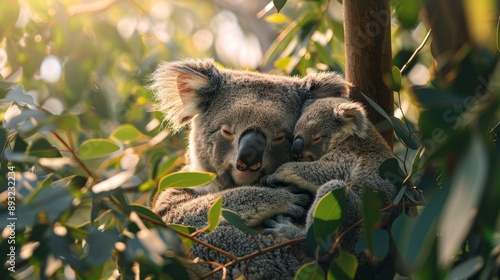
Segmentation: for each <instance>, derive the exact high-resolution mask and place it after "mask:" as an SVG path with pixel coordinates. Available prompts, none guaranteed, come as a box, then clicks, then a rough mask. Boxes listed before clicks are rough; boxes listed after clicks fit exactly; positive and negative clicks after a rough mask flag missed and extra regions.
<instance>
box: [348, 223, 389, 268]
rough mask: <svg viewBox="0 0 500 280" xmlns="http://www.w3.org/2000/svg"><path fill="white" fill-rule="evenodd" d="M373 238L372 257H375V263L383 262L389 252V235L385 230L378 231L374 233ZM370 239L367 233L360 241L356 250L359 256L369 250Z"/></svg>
mask: <svg viewBox="0 0 500 280" xmlns="http://www.w3.org/2000/svg"><path fill="white" fill-rule="evenodd" d="M371 238H372V239H373V251H371V253H370V255H371V256H373V257H374V260H375V261H380V260H383V259H384V258H385V256H386V255H387V253H388V252H389V241H390V238H389V233H388V232H387V230H385V229H378V230H376V231H374V232H373V234H372V236H371ZM368 239H369V238H368V237H367V235H366V233H365V234H364V236H363V238H361V239H359V240H358V243H356V248H355V251H356V253H358V254H359V253H361V252H363V251H366V250H367V249H368Z"/></svg>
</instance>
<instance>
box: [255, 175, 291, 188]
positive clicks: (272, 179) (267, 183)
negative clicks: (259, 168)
mask: <svg viewBox="0 0 500 280" xmlns="http://www.w3.org/2000/svg"><path fill="white" fill-rule="evenodd" d="M260 182H261V184H262V185H263V186H264V187H270V188H281V187H285V186H287V185H288V183H287V182H284V181H281V180H279V179H277V178H276V176H273V175H267V176H264V177H262V179H261V180H260Z"/></svg>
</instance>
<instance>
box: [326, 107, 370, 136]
mask: <svg viewBox="0 0 500 280" xmlns="http://www.w3.org/2000/svg"><path fill="white" fill-rule="evenodd" d="M334 111H336V113H337V114H338V116H339V117H340V118H341V119H342V122H343V128H342V129H343V130H344V131H345V132H347V133H348V134H350V135H356V136H358V137H359V138H363V139H364V138H366V137H367V136H368V126H369V123H368V122H369V120H368V118H367V117H366V111H365V109H364V108H363V105H361V104H360V103H357V102H347V103H340V104H339V105H338V106H337V107H336V108H334Z"/></svg>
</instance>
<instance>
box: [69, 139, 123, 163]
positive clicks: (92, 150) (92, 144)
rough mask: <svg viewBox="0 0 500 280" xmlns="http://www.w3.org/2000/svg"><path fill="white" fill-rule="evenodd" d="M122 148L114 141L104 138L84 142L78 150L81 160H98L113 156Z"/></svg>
mask: <svg viewBox="0 0 500 280" xmlns="http://www.w3.org/2000/svg"><path fill="white" fill-rule="evenodd" d="M121 149H122V148H121V147H120V146H119V145H117V144H116V143H115V142H114V141H111V140H109V139H104V138H95V139H89V140H86V141H84V142H83V143H82V144H81V145H80V148H79V149H78V153H77V154H78V156H79V157H80V158H81V159H96V158H102V157H106V156H111V155H113V154H114V153H116V152H118V151H120V150H121Z"/></svg>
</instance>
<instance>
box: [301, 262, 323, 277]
mask: <svg viewBox="0 0 500 280" xmlns="http://www.w3.org/2000/svg"><path fill="white" fill-rule="evenodd" d="M324 279H325V272H324V271H323V269H322V268H321V266H320V265H319V263H318V262H316V261H312V262H308V263H306V264H304V265H302V266H301V267H300V268H299V270H298V271H297V272H296V273H295V277H294V280H324Z"/></svg>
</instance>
